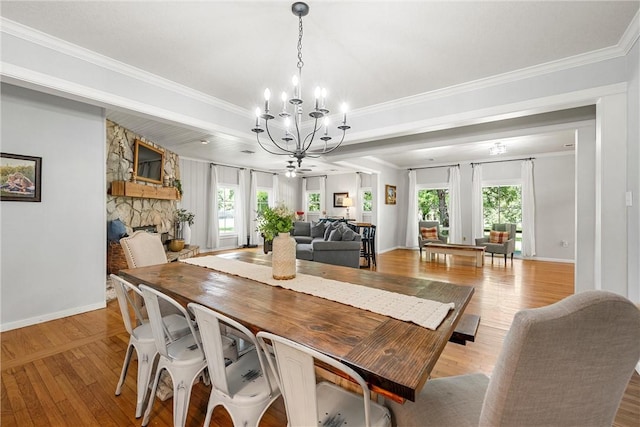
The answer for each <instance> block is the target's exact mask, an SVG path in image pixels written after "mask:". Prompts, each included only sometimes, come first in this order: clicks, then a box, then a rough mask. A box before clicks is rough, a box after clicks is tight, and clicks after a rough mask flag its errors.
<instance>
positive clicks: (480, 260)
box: [476, 251, 484, 267]
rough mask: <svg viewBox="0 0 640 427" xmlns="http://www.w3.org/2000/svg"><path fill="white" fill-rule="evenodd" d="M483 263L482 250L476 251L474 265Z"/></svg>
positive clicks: (477, 265)
mask: <svg viewBox="0 0 640 427" xmlns="http://www.w3.org/2000/svg"><path fill="white" fill-rule="evenodd" d="M483 265H484V251H479V252H476V267H482V266H483Z"/></svg>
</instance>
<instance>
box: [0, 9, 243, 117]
mask: <svg viewBox="0 0 640 427" xmlns="http://www.w3.org/2000/svg"><path fill="white" fill-rule="evenodd" d="M0 30H1V32H3V33H6V34H9V35H12V36H14V37H17V38H20V39H23V40H26V41H28V42H31V43H35V44H37V45H39V46H42V47H45V48H48V49H52V50H54V51H56V52H60V53H62V54H64V55H68V56H71V57H74V58H77V59H80V60H82V61H86V62H88V63H90V64H93V65H96V66H98V67H101V68H105V69H108V70H110V71H113V72H116V73H120V74H123V75H125V76H127V77H131V78H133V79H136V80H141V81H144V82H145V83H150V84H153V85H155V86H158V87H161V88H162V89H166V90H169V91H172V92H175V93H178V94H180V95H183V96H186V97H189V98H192V99H195V100H197V101H200V102H203V103H206V104H209V105H211V106H214V107H217V108H220V109H223V110H225V111H229V112H232V113H235V114H239V115H242V116H247V117H254V114H253V113H252V112H251V111H250V110H248V109H246V108H241V107H238V106H237V105H235V104H232V103H230V102H227V101H223V100H221V99H218V98H215V97H213V96H210V95H207V94H205V93H202V92H200V91H197V90H195V89H191V88H189V87H187V86H184V85H181V84H179V83H176V82H174V81H172V80H169V79H166V78H164V77H160V76H158V75H155V74H153V73H150V72H148V71H144V70H141V69H140V68H136V67H134V66H132V65H129V64H125V63H124V62H121V61H118V60H115V59H113V58H110V57H108V56H105V55H102V54H99V53H96V52H94V51H92V50H89V49H86V48H83V47H81V46H78V45H75V44H73V43H70V42H68V41H65V40H62V39H59V38H57V37H54V36H51V35H49V34H47V33H44V32H42V31H38V30H36V29H33V28H31V27H27V26H26V25H22V24H20V23H18V22H15V21H11V20H9V19H6V18H4V17H0Z"/></svg>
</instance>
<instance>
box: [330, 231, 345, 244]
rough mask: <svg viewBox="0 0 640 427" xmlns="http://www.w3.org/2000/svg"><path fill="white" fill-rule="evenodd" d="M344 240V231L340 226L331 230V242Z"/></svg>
mask: <svg viewBox="0 0 640 427" xmlns="http://www.w3.org/2000/svg"><path fill="white" fill-rule="evenodd" d="M341 240H342V231H341V230H340V229H339V228H335V229H333V230H331V234H329V241H330V242H339V241H341Z"/></svg>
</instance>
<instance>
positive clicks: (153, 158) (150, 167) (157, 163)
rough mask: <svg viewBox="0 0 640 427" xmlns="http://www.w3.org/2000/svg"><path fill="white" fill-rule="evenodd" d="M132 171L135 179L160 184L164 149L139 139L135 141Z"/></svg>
mask: <svg viewBox="0 0 640 427" xmlns="http://www.w3.org/2000/svg"><path fill="white" fill-rule="evenodd" d="M133 173H134V175H135V176H136V179H137V180H140V181H146V182H151V183H153V184H162V178H163V176H164V151H163V150H161V149H159V148H156V147H154V146H152V145H149V144H146V143H144V142H142V141H140V140H139V139H136V141H135V149H134V158H133Z"/></svg>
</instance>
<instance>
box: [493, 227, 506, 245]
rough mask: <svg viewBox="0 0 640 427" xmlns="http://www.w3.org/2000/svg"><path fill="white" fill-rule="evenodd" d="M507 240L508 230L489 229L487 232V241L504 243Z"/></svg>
mask: <svg viewBox="0 0 640 427" xmlns="http://www.w3.org/2000/svg"><path fill="white" fill-rule="evenodd" d="M507 240H509V232H508V231H495V230H491V231H490V232H489V243H504V242H506V241H507Z"/></svg>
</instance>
